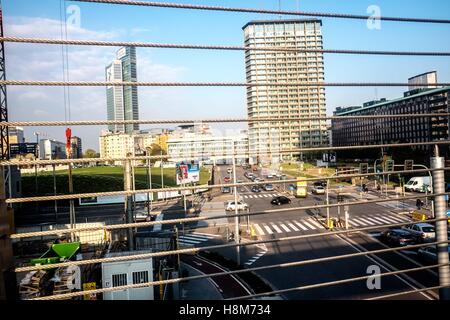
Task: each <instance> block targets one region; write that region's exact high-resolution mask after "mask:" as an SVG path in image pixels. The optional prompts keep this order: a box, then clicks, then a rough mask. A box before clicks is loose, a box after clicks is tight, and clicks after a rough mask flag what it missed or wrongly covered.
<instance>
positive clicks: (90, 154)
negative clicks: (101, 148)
mask: <svg viewBox="0 0 450 320" xmlns="http://www.w3.org/2000/svg"><path fill="white" fill-rule="evenodd" d="M83 158H100V154H99V153H98V152H97V151H95V150H94V149H87V150H86V151H85V152H84V154H83Z"/></svg>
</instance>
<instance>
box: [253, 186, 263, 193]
mask: <svg viewBox="0 0 450 320" xmlns="http://www.w3.org/2000/svg"><path fill="white" fill-rule="evenodd" d="M252 192H261V188H260V187H259V186H253V187H252Z"/></svg>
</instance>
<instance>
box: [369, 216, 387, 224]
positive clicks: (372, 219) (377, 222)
mask: <svg viewBox="0 0 450 320" xmlns="http://www.w3.org/2000/svg"><path fill="white" fill-rule="evenodd" d="M365 219H367V220H369V221H372V222H373V223H375V224H384V222H380V221H378V220H375V219H374V218H369V217H365Z"/></svg>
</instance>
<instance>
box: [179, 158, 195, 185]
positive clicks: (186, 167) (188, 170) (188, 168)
mask: <svg viewBox="0 0 450 320" xmlns="http://www.w3.org/2000/svg"><path fill="white" fill-rule="evenodd" d="M176 180H177V185H180V184H184V183H192V182H199V181H200V166H199V164H198V162H197V161H191V162H187V161H183V162H179V163H177V166H176Z"/></svg>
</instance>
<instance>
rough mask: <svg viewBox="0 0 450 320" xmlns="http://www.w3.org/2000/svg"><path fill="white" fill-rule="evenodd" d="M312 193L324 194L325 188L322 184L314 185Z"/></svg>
mask: <svg viewBox="0 0 450 320" xmlns="http://www.w3.org/2000/svg"><path fill="white" fill-rule="evenodd" d="M312 193H314V194H325V188H324V187H322V186H314V187H313V189H312Z"/></svg>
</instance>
